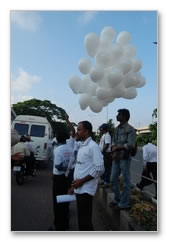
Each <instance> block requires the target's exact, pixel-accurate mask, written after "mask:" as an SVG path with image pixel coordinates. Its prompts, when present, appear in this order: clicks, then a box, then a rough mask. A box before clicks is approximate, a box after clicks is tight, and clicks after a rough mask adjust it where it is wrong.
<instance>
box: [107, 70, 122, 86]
mask: <svg viewBox="0 0 169 243" xmlns="http://www.w3.org/2000/svg"><path fill="white" fill-rule="evenodd" d="M122 79H123V74H122V73H121V71H120V70H118V69H114V70H112V71H111V72H110V73H109V74H108V81H109V85H110V87H111V88H114V87H115V86H117V85H118V84H120V82H121V81H122Z"/></svg>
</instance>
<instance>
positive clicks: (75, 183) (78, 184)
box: [72, 179, 84, 189]
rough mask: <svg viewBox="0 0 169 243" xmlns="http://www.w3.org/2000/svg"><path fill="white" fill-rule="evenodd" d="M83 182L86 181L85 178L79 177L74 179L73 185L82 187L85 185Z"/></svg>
mask: <svg viewBox="0 0 169 243" xmlns="http://www.w3.org/2000/svg"><path fill="white" fill-rule="evenodd" d="M83 183H84V182H83V179H77V180H75V181H73V183H72V187H74V188H75V189H77V188H78V187H81V186H82V185H83Z"/></svg>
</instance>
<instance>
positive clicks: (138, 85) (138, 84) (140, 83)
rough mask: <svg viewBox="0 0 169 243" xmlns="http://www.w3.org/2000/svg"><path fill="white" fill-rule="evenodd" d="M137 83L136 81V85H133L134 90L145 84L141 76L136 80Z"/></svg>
mask: <svg viewBox="0 0 169 243" xmlns="http://www.w3.org/2000/svg"><path fill="white" fill-rule="evenodd" d="M136 79H137V78H136ZM137 81H138V83H137V85H135V88H141V87H143V86H144V85H145V84H146V79H145V78H144V77H143V76H142V75H141V77H140V78H139V79H137Z"/></svg>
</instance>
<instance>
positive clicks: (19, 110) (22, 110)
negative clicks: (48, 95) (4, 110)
mask: <svg viewBox="0 0 169 243" xmlns="http://www.w3.org/2000/svg"><path fill="white" fill-rule="evenodd" d="M13 109H14V110H15V112H16V114H17V115H32V116H42V117H46V118H47V119H48V121H49V122H52V121H56V120H57V119H60V120H65V113H66V112H65V110H64V109H62V108H61V107H58V106H56V105H55V104H52V103H51V102H50V101H49V100H38V99H31V100H26V101H24V102H18V103H17V104H14V105H13Z"/></svg>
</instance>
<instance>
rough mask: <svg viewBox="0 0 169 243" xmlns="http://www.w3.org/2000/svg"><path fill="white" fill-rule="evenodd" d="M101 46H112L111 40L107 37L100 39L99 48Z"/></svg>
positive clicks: (101, 47)
mask: <svg viewBox="0 0 169 243" xmlns="http://www.w3.org/2000/svg"><path fill="white" fill-rule="evenodd" d="M103 48H112V41H111V40H110V39H107V38H102V39H100V46H99V49H103Z"/></svg>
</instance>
